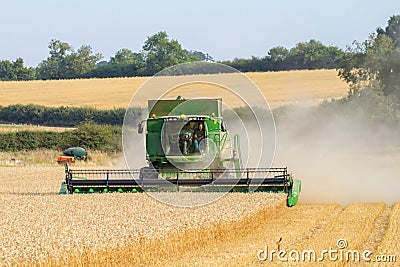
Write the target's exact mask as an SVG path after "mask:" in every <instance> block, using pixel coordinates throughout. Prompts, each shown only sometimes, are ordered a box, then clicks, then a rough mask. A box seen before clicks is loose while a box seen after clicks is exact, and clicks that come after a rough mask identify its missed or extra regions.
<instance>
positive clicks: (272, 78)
mask: <svg viewBox="0 0 400 267" xmlns="http://www.w3.org/2000/svg"><path fill="white" fill-rule="evenodd" d="M245 75H246V76H247V77H248V78H250V79H251V80H252V81H254V83H255V84H256V85H257V86H258V88H259V89H260V91H261V92H262V94H263V95H264V96H265V98H266V99H267V100H268V102H269V104H270V106H271V107H272V108H275V107H279V106H281V105H288V104H299V103H302V104H307V105H313V104H317V103H320V102H321V101H323V100H325V99H332V98H339V97H342V96H344V95H346V94H347V92H348V86H347V84H346V83H344V82H343V81H341V80H340V79H339V77H338V76H337V72H336V71H335V70H312V71H307V70H302V71H282V72H256V73H245ZM222 77H223V76H222ZM229 78H230V77H229V75H226V80H229ZM148 79H149V78H148V77H135V78H112V79H82V80H79V79H76V80H59V81H54V80H50V81H22V82H6V81H3V82H0V105H3V106H7V105H11V104H39V105H45V106H52V107H55V106H62V105H63V106H70V107H95V108H98V109H110V108H111V109H112V108H116V107H122V108H126V107H127V106H128V104H129V102H130V99H131V97H132V96H133V94H134V93H135V92H136V91H137V89H138V88H140V86H142V85H143V84H144V83H145V82H146V81H147V80H148ZM174 79H181V78H180V77H175V78H174ZM222 79H224V78H222ZM196 90H197V87H196ZM196 93H199V92H198V91H196ZM176 95H182V96H183V97H185V98H191V97H195V96H198V95H196V94H195V92H194V90H192V89H191V88H187V87H183V88H180V89H178V90H176V91H175V92H174V94H172V95H170V97H175V96H176ZM200 95H203V96H208V97H222V98H223V99H224V101H225V100H227V102H231V103H230V105H239V103H238V102H237V100H235V99H234V98H233V97H232V96H230V95H228V94H227V93H226V92H216V91H215V88H203V89H202V91H201V92H200ZM146 101H147V99H145V97H142V98H140V99H139V100H138V103H141V104H142V106H146V105H147V102H146Z"/></svg>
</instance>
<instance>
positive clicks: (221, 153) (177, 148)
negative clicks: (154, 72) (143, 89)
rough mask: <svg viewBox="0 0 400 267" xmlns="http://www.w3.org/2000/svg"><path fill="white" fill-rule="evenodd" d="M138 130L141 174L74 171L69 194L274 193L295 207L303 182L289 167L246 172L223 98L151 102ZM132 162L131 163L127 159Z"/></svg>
mask: <svg viewBox="0 0 400 267" xmlns="http://www.w3.org/2000/svg"><path fill="white" fill-rule="evenodd" d="M148 111H149V116H148V117H147V118H146V119H145V120H143V121H141V122H140V123H139V125H138V133H140V134H144V135H145V139H146V160H147V162H148V166H144V167H142V168H141V169H138V170H131V169H128V170H71V169H69V168H68V166H67V165H66V169H65V170H66V177H65V181H64V185H63V186H64V189H63V190H62V191H63V192H65V193H93V192H143V191H147V190H149V191H167V192H169V191H190V192H193V193H195V192H199V191H200V192H210V191H213V192H258V191H262V192H276V193H285V194H287V196H288V197H287V205H288V206H294V205H296V203H297V201H298V197H299V193H300V191H301V182H300V180H297V179H294V178H293V177H292V175H291V174H289V173H288V171H287V169H286V168H244V167H243V166H242V159H241V151H240V138H239V135H237V134H236V135H234V136H233V137H231V136H230V135H229V134H228V129H227V125H226V123H225V122H224V118H223V116H222V99H220V98H216V99H209V98H201V99H192V100H186V99H182V98H181V97H178V98H177V99H175V100H149V101H148ZM127 160H129V159H127Z"/></svg>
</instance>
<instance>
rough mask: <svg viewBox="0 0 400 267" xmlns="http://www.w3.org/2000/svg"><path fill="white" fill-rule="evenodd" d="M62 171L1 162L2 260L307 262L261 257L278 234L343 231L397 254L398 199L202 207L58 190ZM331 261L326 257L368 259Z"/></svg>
mask: <svg viewBox="0 0 400 267" xmlns="http://www.w3.org/2000/svg"><path fill="white" fill-rule="evenodd" d="M63 176H64V172H63V167H62V166H59V167H34V168H33V167H27V166H19V167H0V184H1V187H0V218H1V220H0V265H4V266H17V265H23V266H193V265H194V266H258V265H260V266H263V265H265V264H268V265H272V266H275V265H276V266H298V265H302V263H301V262H290V261H289V262H280V261H278V260H277V258H276V257H275V259H273V261H269V260H267V261H260V260H259V259H258V258H257V253H258V252H259V251H260V250H263V249H264V248H265V246H269V248H270V250H272V249H278V243H277V241H279V239H281V241H280V242H279V248H280V249H281V250H287V251H290V250H299V251H301V250H302V249H314V250H316V251H317V252H318V251H321V250H323V249H329V248H330V247H331V248H337V247H336V246H337V244H336V242H337V240H339V239H345V240H346V241H347V242H348V247H347V249H353V250H360V251H364V250H367V249H368V250H370V251H372V255H371V256H370V257H371V259H375V258H374V257H375V256H376V255H393V256H395V255H399V253H400V247H399V244H398V235H399V225H400V212H399V211H400V203H397V204H395V205H394V206H391V207H390V206H387V205H386V204H382V203H354V204H351V205H349V206H347V207H342V206H340V205H337V204H299V205H297V206H295V207H292V208H288V207H286V205H285V196H284V195H282V194H268V193H253V194H241V193H231V194H227V195H225V196H224V197H223V198H221V199H220V200H218V201H216V202H214V203H212V204H209V205H207V206H204V207H198V208H178V207H172V206H168V205H166V204H163V203H160V202H158V201H156V200H154V199H152V198H151V197H150V196H148V195H146V194H139V193H138V194H119V193H114V194H93V195H58V194H57V192H58V188H59V185H60V182H61V180H62V179H63ZM174 194H178V195H176V196H172V197H182V196H181V195H179V193H174ZM186 194H190V193H186ZM204 194H206V193H204ZM185 197H196V198H198V197H207V195H199V194H195V195H193V193H192V195H189V196H185ZM391 260H392V261H394V258H391ZM325 261H326V262H325ZM325 261H324V262H323V265H321V266H352V265H351V264H355V265H354V266H362V264H364V262H357V263H354V262H343V261H340V262H331V261H329V260H328V259H325ZM375 263H376V262H375ZM315 264H316V263H315V262H311V263H310V262H306V263H304V265H307V266H308V265H311V266H315ZM376 264H377V263H376ZM393 264H394V263H393V262H391V263H387V265H377V266H395V265H393ZM318 266H319V265H318ZM368 266H369V264H368Z"/></svg>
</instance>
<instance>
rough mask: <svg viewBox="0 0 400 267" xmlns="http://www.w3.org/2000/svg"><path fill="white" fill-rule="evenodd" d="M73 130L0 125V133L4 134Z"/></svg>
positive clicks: (23, 125) (38, 126)
mask: <svg viewBox="0 0 400 267" xmlns="http://www.w3.org/2000/svg"><path fill="white" fill-rule="evenodd" d="M74 129H75V128H67V127H49V126H41V125H25V124H21V125H19V124H0V133H5V132H19V131H50V132H64V131H71V130H74Z"/></svg>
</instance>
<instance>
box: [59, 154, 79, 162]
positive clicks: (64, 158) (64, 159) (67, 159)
mask: <svg viewBox="0 0 400 267" xmlns="http://www.w3.org/2000/svg"><path fill="white" fill-rule="evenodd" d="M57 162H58V163H66V162H69V163H74V162H75V158H74V157H71V156H58V157H57Z"/></svg>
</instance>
